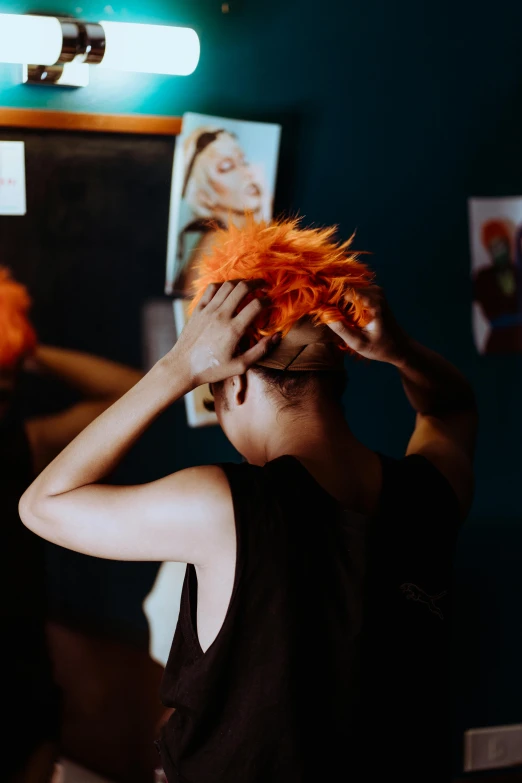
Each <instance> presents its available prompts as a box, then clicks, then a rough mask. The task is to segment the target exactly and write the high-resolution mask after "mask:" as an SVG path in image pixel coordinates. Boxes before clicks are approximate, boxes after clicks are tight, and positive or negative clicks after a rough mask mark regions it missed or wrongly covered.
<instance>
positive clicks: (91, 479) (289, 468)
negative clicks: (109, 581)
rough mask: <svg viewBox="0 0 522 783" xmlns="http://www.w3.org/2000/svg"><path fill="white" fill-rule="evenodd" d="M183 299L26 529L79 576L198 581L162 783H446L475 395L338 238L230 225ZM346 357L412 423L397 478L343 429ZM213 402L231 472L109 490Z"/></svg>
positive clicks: (73, 449) (177, 644)
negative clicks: (163, 569)
mask: <svg viewBox="0 0 522 783" xmlns="http://www.w3.org/2000/svg"><path fill="white" fill-rule="evenodd" d="M195 290H196V292H197V293H196V299H195V302H194V305H193V314H192V316H191V318H190V319H189V321H188V323H187V324H186V326H185V328H184V330H183V332H182V333H181V335H180V338H179V339H178V342H177V343H176V345H175V346H174V347H173V348H172V350H171V351H170V352H169V354H167V356H165V357H164V358H163V359H162V360H161V361H160V362H158V364H157V365H156V366H155V367H153V369H152V370H151V371H150V372H149V373H148V374H147V375H146V376H145V378H144V379H143V380H142V381H140V383H139V384H137V386H136V387H135V388H134V389H132V390H131V391H130V392H129V393H128V394H126V395H125V397H123V398H122V399H121V400H119V401H118V402H117V403H115V404H114V405H113V406H112V408H110V409H109V410H108V411H106V412H105V413H104V414H102V416H100V417H99V419H98V420H97V421H95V422H94V423H93V424H92V425H91V426H90V427H88V428H87V429H86V430H85V431H84V432H83V433H82V434H81V435H80V436H79V437H78V438H77V439H76V440H75V441H73V443H72V444H70V446H68V448H67V449H65V451H64V452H63V453H62V454H61V455H59V456H58V457H57V458H56V459H55V460H54V462H53V463H51V465H50V466H49V467H48V468H47V469H46V470H45V471H44V472H43V473H42V474H41V475H40V476H39V477H38V478H37V479H36V481H35V482H34V483H33V485H32V486H31V487H30V488H29V490H28V491H27V492H26V493H25V495H24V496H23V498H22V500H21V503H20V510H21V515H22V519H23V521H24V523H25V524H26V525H27V526H28V527H29V528H30V529H31V530H33V531H35V532H36V533H38V534H39V535H41V536H43V537H44V538H46V539H48V540H50V541H54V542H59V543H60V544H61V545H62V546H67V547H69V548H70V549H73V550H76V551H79V552H84V553H86V554H90V555H96V556H101V557H109V558H118V559H127V560H152V561H158V560H161V561H175V562H181V563H187V564H188V567H187V572H186V578H185V583H184V588H183V594H182V598H181V607H180V614H179V621H178V625H177V629H176V632H175V636H174V640H173V643H172V648H171V652H170V657H169V660H168V662H167V665H166V669H165V675H164V680H163V686H162V698H163V702H164V704H165V705H166V706H167V707H170V708H174V712H173V714H172V717H171V718H170V719H169V721H168V722H167V724H166V725H165V726H164V727H163V729H162V731H161V735H160V738H159V742H158V746H159V750H160V753H161V759H162V764H163V768H164V771H165V773H166V777H167V780H168V781H169V783H176V782H177V781H187V783H188V781H190V783H207V782H208V781H210V780H212V781H213V783H268V781H270V783H315V782H316V781H325V783H326V781H334V780H338V779H340V777H341V778H343V779H344V778H346V779H347V780H354V781H363V780H364V781H366V780H384V779H385V778H386V777H387V776H388V775H387V773H389V771H390V770H397V771H400V775H401V780H403V781H407V783H413V781H417V780H418V776H419V770H422V773H421V774H422V780H423V781H424V783H428V781H429V782H430V783H431V782H433V783H435V781H436V783H443V782H444V781H449V780H450V779H451V761H450V756H451V754H450V748H449V744H448V743H449V738H450V734H451V733H450V731H449V724H450V700H449V662H450V650H449V631H450V622H451V594H450V583H451V573H452V555H453V549H454V544H455V540H456V536H457V532H458V528H459V524H460V522H461V521H462V519H463V518H464V517H465V516H466V514H467V513H468V510H469V507H470V503H471V498H472V484H473V481H472V456H473V449H474V440H475V429H476V414H475V403H474V397H473V393H472V391H471V389H470V387H469V385H468V383H467V382H466V381H465V379H464V378H463V377H462V376H461V374H460V373H459V372H458V371H457V370H456V369H455V368H454V367H453V366H452V365H451V364H449V363H448V362H447V361H445V360H444V359H443V358H442V357H441V356H438V355H437V354H434V353H433V352H431V351H430V350H428V349H427V348H424V347H423V346H421V345H419V344H418V343H417V342H415V341H414V340H413V339H412V338H411V337H410V336H409V335H407V334H406V333H405V332H404V330H403V329H402V328H401V327H400V326H399V325H398V323H397V322H396V320H395V318H394V317H393V315H392V313H391V310H390V307H389V305H388V303H387V301H386V298H385V296H384V293H383V291H382V290H381V289H380V288H378V287H377V286H376V285H375V284H374V279H373V274H372V273H371V271H370V270H369V269H368V267H367V266H366V265H365V264H363V263H362V261H361V254H359V253H357V252H355V251H354V249H353V238H352V239H351V240H349V241H347V242H338V241H337V240H336V238H335V231H334V229H331V228H328V229H307V228H303V227H302V226H301V225H300V224H299V222H298V221H296V220H290V221H280V222H274V223H263V222H260V223H256V222H255V221H254V220H251V221H247V222H246V224H245V225H243V226H242V227H241V228H236V227H234V226H231V227H229V228H228V229H226V230H222V231H220V232H218V235H217V236H216V242H215V243H214V245H213V247H212V250H211V251H210V252H209V253H208V255H206V256H204V257H203V258H202V259H201V261H200V265H199V268H198V276H197V279H196V281H195ZM347 354H353V355H355V356H359V357H362V358H364V359H366V360H371V361H375V362H382V363H386V364H389V365H391V366H392V367H394V368H395V369H396V371H397V372H398V374H399V377H400V378H401V380H402V383H403V385H404V390H405V393H406V396H407V398H408V399H409V401H410V403H411V405H412V407H413V409H414V411H415V412H416V422H415V426H414V428H413V431H412V432H410V433H405V435H408V436H409V437H408V439H407V444H408V445H407V448H406V453H405V454H404V455H403V456H401V457H400V458H399V459H393V458H391V457H388V456H384V455H381V454H379V453H377V452H375V451H374V450H372V449H371V448H369V447H368V446H367V445H365V444H364V443H363V442H362V441H360V440H359V439H358V437H356V435H355V434H354V432H353V431H352V429H351V427H350V424H349V423H348V421H347V417H346V416H345V413H344V411H343V404H342V399H343V393H344V389H345V380H346V378H345V371H344V359H345V357H346V355H347ZM206 383H209V384H210V386H211V390H212V393H213V398H214V401H213V405H214V406H215V410H216V413H217V417H218V419H219V423H220V424H221V426H222V428H223V430H224V432H225V434H226V436H227V437H228V439H229V440H230V441H231V443H232V444H233V445H234V446H235V447H236V449H237V450H238V452H239V453H240V454H241V455H242V457H243V460H244V461H243V462H242V463H241V464H230V463H226V464H220V465H203V466H200V467H193V468H190V469H188V470H182V471H180V472H177V473H174V474H172V475H170V476H167V477H165V478H162V479H160V480H159V481H155V482H152V483H150V484H144V485H138V486H134V487H113V486H107V485H106V484H104V483H103V480H104V478H105V477H106V476H107V475H108V474H109V473H110V472H111V471H112V470H113V468H114V467H115V466H116V465H117V464H118V463H119V461H120V460H121V459H122V458H123V456H124V455H125V453H126V452H127V451H128V449H129V448H130V447H131V445H132V444H133V443H134V442H135V441H136V439H137V438H139V437H140V435H141V434H142V433H143V432H144V431H145V430H146V428H147V427H148V426H149V425H150V424H151V422H152V421H153V420H154V419H155V418H156V417H157V416H158V415H159V414H160V413H161V411H163V410H164V409H165V408H166V407H168V406H169V405H171V404H172V403H173V402H175V401H176V400H178V399H179V398H180V397H182V396H183V395H184V394H186V393H188V392H190V391H192V390H193V389H195V388H196V387H197V386H199V385H202V384H206ZM382 397H383V404H385V398H386V389H385V388H383V389H382ZM347 408H348V419H351V420H353V421H355V422H356V424H357V426H358V429H359V430H360V429H361V422H359V421H358V420H357V419H358V411H357V409H352V408H351V407H350V405H349V404H348V406H347ZM173 609H175V607H173ZM377 727H382V731H380V732H379V733H378V734H377V736H376V728H377ZM376 743H377V744H378V748H379V751H378V752H375V746H376Z"/></svg>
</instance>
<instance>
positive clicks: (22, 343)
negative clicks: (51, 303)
mask: <svg viewBox="0 0 522 783" xmlns="http://www.w3.org/2000/svg"><path fill="white" fill-rule="evenodd" d="M30 306H31V299H30V297H29V294H28V293H27V289H26V288H25V286H23V285H21V284H20V283H17V282H16V281H15V280H13V279H12V277H11V275H10V273H9V270H7V269H5V268H3V267H0V369H2V368H8V369H9V368H12V367H14V366H15V365H16V364H17V363H18V362H19V360H20V359H21V358H22V357H23V356H25V355H27V354H28V353H31V352H32V351H33V349H34V347H35V345H36V333H35V331H34V329H33V327H32V325H31V323H30V321H29V319H28V317H27V312H28V311H29V308H30Z"/></svg>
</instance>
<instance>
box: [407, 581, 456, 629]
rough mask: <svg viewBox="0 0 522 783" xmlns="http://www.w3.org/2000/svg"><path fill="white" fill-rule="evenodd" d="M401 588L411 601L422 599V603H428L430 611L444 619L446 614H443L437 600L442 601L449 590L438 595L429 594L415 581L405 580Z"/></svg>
mask: <svg viewBox="0 0 522 783" xmlns="http://www.w3.org/2000/svg"><path fill="white" fill-rule="evenodd" d="M401 590H402V592H403V593H404V594H405V596H406V598H408V599H409V600H410V601H420V603H421V604H426V605H427V606H428V607H429V610H430V612H432V613H433V614H436V615H437V617H440V619H441V620H444V615H443V614H442V610H441V608H440V607H439V606H437V601H440V599H441V598H444V596H445V595H447V594H448V591H447V590H444V592H442V593H439V594H438V595H429V594H428V593H425V592H424V590H422V589H421V588H420V587H418V586H417V585H414V584H413V582H405V583H404V584H403V585H401Z"/></svg>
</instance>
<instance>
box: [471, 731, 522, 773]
mask: <svg viewBox="0 0 522 783" xmlns="http://www.w3.org/2000/svg"><path fill="white" fill-rule="evenodd" d="M518 764H522V723H521V724H517V725H515V724H513V725H511V726H492V727H491V728H485V729H468V731H466V732H465V734H464V772H476V771H478V770H482V769H500V768H501V767H516V766H517V765H518Z"/></svg>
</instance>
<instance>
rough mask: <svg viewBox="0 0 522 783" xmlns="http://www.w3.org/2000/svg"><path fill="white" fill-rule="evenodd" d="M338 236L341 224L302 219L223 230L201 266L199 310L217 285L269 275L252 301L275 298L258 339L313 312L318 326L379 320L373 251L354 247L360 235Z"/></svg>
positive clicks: (255, 330) (253, 335)
mask: <svg viewBox="0 0 522 783" xmlns="http://www.w3.org/2000/svg"><path fill="white" fill-rule="evenodd" d="M335 234H336V228H335V227H330V228H301V225H300V220H299V219H298V218H294V219H290V220H280V221H274V222H271V223H265V222H256V221H255V220H254V219H249V220H248V221H247V224H246V226H244V227H242V228H236V227H235V226H233V225H231V226H230V227H229V228H227V229H218V230H216V241H215V243H214V244H213V246H212V248H211V250H210V251H209V253H208V254H207V255H204V256H202V257H201V259H200V261H199V263H198V268H197V279H196V281H195V283H194V288H193V291H194V294H195V297H194V299H193V301H192V303H191V310H193V309H194V308H195V306H196V304H197V303H198V301H199V300H200V299H201V297H202V296H203V293H204V291H205V289H206V288H207V286H208V285H209V284H210V283H224V282H226V281H229V280H247V281H248V280H262V281H264V285H263V286H262V287H260V288H259V289H256V290H255V292H254V293H253V294H252V295H251V296H250V297H246V298H245V301H244V305H245V304H246V303H247V302H248V301H249V300H251V299H252V298H253V297H254V296H258V297H260V298H263V299H264V298H266V299H267V300H268V301H267V306H266V307H265V308H264V310H263V312H262V313H261V314H260V316H259V317H258V318H257V319H256V321H255V322H254V324H253V326H252V327H251V329H250V333H249V337H250V339H251V341H252V342H255V341H257V340H259V339H260V338H261V337H262V336H264V335H272V334H275V333H276V332H280V333H281V334H282V336H283V337H284V336H285V335H286V334H288V332H289V331H290V329H291V328H292V326H293V325H294V324H295V323H297V321H299V320H300V319H301V318H303V317H305V316H306V317H308V318H310V319H311V320H312V322H313V323H314V324H315V325H318V324H327V323H329V322H331V321H344V323H345V324H346V325H348V326H352V327H359V328H363V327H364V326H367V324H368V323H369V322H370V321H371V320H372V318H371V315H370V313H369V312H368V309H367V308H366V307H364V306H363V304H362V303H361V300H360V293H361V291H362V290H363V289H364V288H367V287H368V286H369V285H371V284H372V282H373V278H374V274H373V272H372V271H371V270H370V269H369V268H368V267H367V266H366V265H365V264H363V263H361V262H360V261H359V256H360V255H366V253H364V252H355V251H353V250H352V249H351V248H352V243H353V238H354V237H353V236H352V237H350V239H349V240H348V241H347V242H338V241H336V239H335ZM244 305H243V306H244Z"/></svg>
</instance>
